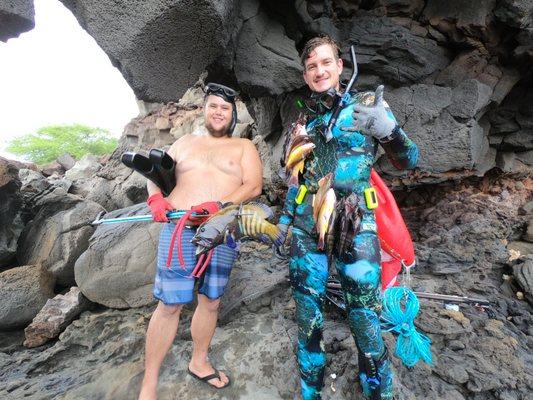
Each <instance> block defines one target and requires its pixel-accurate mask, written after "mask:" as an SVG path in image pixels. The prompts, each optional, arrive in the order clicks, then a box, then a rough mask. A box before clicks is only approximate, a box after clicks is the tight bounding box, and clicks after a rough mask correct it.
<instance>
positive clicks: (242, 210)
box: [191, 202, 283, 255]
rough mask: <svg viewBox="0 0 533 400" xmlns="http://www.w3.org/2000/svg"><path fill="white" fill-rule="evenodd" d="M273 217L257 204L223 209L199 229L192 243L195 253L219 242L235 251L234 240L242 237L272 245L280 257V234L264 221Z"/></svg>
mask: <svg viewBox="0 0 533 400" xmlns="http://www.w3.org/2000/svg"><path fill="white" fill-rule="evenodd" d="M272 216H273V214H272V210H270V207H268V206H267V205H265V204H262V203H257V202H252V203H248V204H242V205H238V204H234V205H230V206H228V207H224V208H223V209H222V210H220V211H219V212H218V213H216V214H214V215H213V216H211V217H210V218H209V219H208V220H207V221H206V222H204V223H203V224H201V225H200V226H199V227H198V230H197V231H196V234H195V235H194V237H193V238H192V240H191V241H192V243H194V244H195V245H197V246H198V247H197V248H196V254H197V255H198V254H202V253H205V252H207V251H209V250H211V249H212V248H214V247H216V246H218V245H220V244H222V243H225V244H227V245H228V246H229V247H232V248H235V247H236V246H237V241H238V240H241V239H244V238H250V239H253V240H259V241H261V242H265V243H272V244H273V245H274V246H275V248H276V252H277V253H278V254H281V246H282V245H283V243H282V239H283V234H282V233H281V231H280V230H279V229H278V227H277V226H276V225H274V224H271V223H270V222H268V221H267V219H269V218H271V217H272Z"/></svg>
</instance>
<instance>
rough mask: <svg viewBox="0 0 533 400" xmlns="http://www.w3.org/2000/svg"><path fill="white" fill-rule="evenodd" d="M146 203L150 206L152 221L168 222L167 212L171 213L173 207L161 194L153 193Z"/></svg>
mask: <svg viewBox="0 0 533 400" xmlns="http://www.w3.org/2000/svg"><path fill="white" fill-rule="evenodd" d="M147 203H148V205H149V206H150V211H151V212H152V217H153V218H154V221H156V222H168V218H167V211H172V210H173V209H174V207H172V205H171V204H170V203H169V202H168V201H167V200H166V199H165V198H164V197H163V195H162V194H161V193H154V194H153V195H151V196H150V197H148V201H147Z"/></svg>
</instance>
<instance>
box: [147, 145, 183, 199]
mask: <svg viewBox="0 0 533 400" xmlns="http://www.w3.org/2000/svg"><path fill="white" fill-rule="evenodd" d="M148 158H149V159H150V161H151V162H152V163H153V164H154V168H155V169H156V170H157V171H158V172H159V174H160V175H161V178H162V179H163V184H164V185H165V191H167V192H168V193H170V192H172V190H173V189H174V187H175V186H176V173H175V169H176V161H174V159H173V158H172V157H170V156H169V155H168V153H166V152H164V151H163V150H159V149H152V150H150V153H149V154H148Z"/></svg>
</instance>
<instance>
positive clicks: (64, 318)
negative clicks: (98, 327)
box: [24, 286, 90, 347]
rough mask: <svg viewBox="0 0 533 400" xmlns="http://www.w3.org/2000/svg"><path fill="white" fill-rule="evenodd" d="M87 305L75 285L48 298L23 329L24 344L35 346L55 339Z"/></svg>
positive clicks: (86, 301)
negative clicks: (63, 292) (65, 291)
mask: <svg viewBox="0 0 533 400" xmlns="http://www.w3.org/2000/svg"><path fill="white" fill-rule="evenodd" d="M89 305H90V303H89V301H88V300H87V299H86V298H85V297H84V296H83V295H82V294H81V292H80V289H79V288H77V287H75V286H74V287H71V288H70V290H69V291H68V292H67V293H65V294H58V295H57V296H56V297H54V298H53V299H49V300H48V301H47V302H46V304H45V305H44V307H43V308H42V309H41V311H39V313H38V314H37V316H36V317H35V318H34V319H33V321H32V323H31V324H30V325H28V326H27V327H26V329H24V334H25V336H26V340H25V341H24V346H26V347H37V346H41V345H43V344H44V343H46V342H48V341H49V340H51V339H55V338H56V337H58V336H59V334H60V333H61V332H62V331H63V330H64V329H65V328H66V327H67V325H68V324H70V322H71V321H72V320H73V319H74V318H76V317H77V316H78V315H80V314H81V313H82V312H83V311H85V310H87V309H88V308H89Z"/></svg>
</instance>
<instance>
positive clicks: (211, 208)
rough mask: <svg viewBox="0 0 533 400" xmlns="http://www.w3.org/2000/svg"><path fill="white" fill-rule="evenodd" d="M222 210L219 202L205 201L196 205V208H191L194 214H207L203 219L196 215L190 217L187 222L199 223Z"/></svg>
mask: <svg viewBox="0 0 533 400" xmlns="http://www.w3.org/2000/svg"><path fill="white" fill-rule="evenodd" d="M221 208H222V203H220V202H219V201H206V202H205V203H202V204H198V205H197V206H192V207H191V210H192V211H194V213H195V214H207V215H206V216H205V217H203V216H201V215H198V216H194V215H191V216H190V217H189V221H191V222H194V223H201V222H204V221H205V220H206V219H208V218H209V217H210V216H211V215H213V214H216V213H217V212H219V211H220V209H221Z"/></svg>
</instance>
